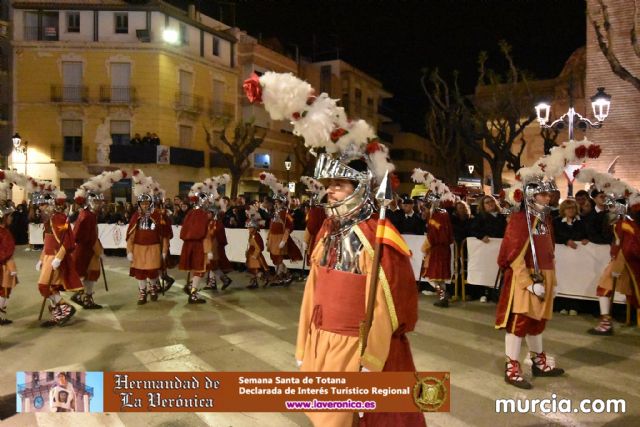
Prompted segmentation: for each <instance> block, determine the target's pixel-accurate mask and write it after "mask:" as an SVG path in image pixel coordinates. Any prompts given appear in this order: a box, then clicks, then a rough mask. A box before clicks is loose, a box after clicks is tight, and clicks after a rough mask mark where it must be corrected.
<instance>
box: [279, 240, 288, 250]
mask: <svg viewBox="0 0 640 427" xmlns="http://www.w3.org/2000/svg"><path fill="white" fill-rule="evenodd" d="M285 243H287V242H285V241H284V240H283V241H282V242H280V243H278V247H279V248H280V249H282V248H284V245H285Z"/></svg>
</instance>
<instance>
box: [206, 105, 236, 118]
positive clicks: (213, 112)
mask: <svg viewBox="0 0 640 427" xmlns="http://www.w3.org/2000/svg"><path fill="white" fill-rule="evenodd" d="M235 109H236V106H235V105H234V104H232V103H230V102H221V101H211V102H209V116H210V117H211V118H216V117H223V118H233V117H234V116H235Z"/></svg>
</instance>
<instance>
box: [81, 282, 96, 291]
mask: <svg viewBox="0 0 640 427" xmlns="http://www.w3.org/2000/svg"><path fill="white" fill-rule="evenodd" d="M95 285H96V282H95V281H93V280H85V281H84V293H85V294H87V295H93V288H94V286H95Z"/></svg>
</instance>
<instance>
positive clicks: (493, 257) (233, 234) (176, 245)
mask: <svg viewBox="0 0 640 427" xmlns="http://www.w3.org/2000/svg"><path fill="white" fill-rule="evenodd" d="M180 228H181V227H180V226H177V225H174V226H173V239H171V242H170V252H171V255H180V251H181V250H182V240H180ZM126 233H127V226H126V225H116V224H98V235H99V236H100V242H101V243H102V246H103V247H104V248H105V249H126V247H127V243H126V240H125V236H126ZM226 233H227V241H228V242H229V244H228V245H227V247H226V253H227V258H229V261H231V262H241V263H242V262H245V261H246V259H245V251H246V249H247V242H248V238H249V232H248V230H246V229H243V228H227V229H226ZM260 234H261V235H262V239H263V240H264V241H265V244H266V241H267V230H261V231H260ZM291 237H292V238H293V240H294V241H295V242H296V244H297V245H298V248H300V252H302V253H304V250H305V247H304V242H303V239H304V232H303V231H294V232H293V233H292V234H291ZM402 237H404V239H405V241H406V242H407V245H408V246H409V249H411V253H412V255H411V266H412V267H413V273H414V277H415V278H416V280H418V278H419V277H420V269H421V267H422V256H423V255H422V251H421V248H422V244H423V243H424V239H425V236H417V235H403V236H402ZM29 243H30V244H32V245H42V244H43V226H42V224H29ZM501 243H502V239H490V241H489V243H484V242H482V241H481V240H479V239H476V238H469V239H467V240H466V245H467V253H468V262H467V283H469V284H472V285H479V286H487V287H491V288H492V287H493V286H494V283H495V279H496V275H497V274H498V263H497V259H498V252H499V250H500V244H501ZM555 256H556V278H557V280H558V295H559V296H566V297H571V298H589V299H593V298H595V297H596V294H595V292H596V285H597V283H598V279H599V278H600V274H601V273H602V271H603V270H604V268H605V267H606V265H607V263H608V262H609V258H610V256H609V245H595V244H591V243H589V244H587V245H578V248H577V249H571V248H569V247H568V246H565V245H556V253H555ZM264 257H265V259H266V260H267V263H269V265H273V264H272V263H271V259H270V257H269V253H268V251H267V250H266V249H265V251H264ZM285 264H286V265H287V267H290V268H295V269H300V268H302V262H301V261H300V262H295V263H292V262H290V261H286V262H285ZM305 268H306V269H308V268H309V267H308V265H307V264H306V263H305ZM452 271H453V267H452ZM616 301H624V296H621V295H617V296H616Z"/></svg>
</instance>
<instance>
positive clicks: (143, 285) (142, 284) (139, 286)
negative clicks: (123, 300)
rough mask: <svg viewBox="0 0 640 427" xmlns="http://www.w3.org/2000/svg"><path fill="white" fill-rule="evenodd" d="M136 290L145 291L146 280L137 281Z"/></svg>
mask: <svg viewBox="0 0 640 427" xmlns="http://www.w3.org/2000/svg"><path fill="white" fill-rule="evenodd" d="M138 289H140V290H141V291H146V290H147V281H146V280H138Z"/></svg>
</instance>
